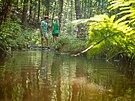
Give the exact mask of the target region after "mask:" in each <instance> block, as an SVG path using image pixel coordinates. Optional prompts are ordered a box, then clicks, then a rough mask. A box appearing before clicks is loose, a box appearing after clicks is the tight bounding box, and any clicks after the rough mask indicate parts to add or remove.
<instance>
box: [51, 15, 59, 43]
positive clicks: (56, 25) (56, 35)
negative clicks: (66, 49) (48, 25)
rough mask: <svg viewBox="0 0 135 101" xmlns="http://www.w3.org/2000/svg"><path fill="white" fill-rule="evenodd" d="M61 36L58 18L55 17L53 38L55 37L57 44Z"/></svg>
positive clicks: (54, 40)
mask: <svg viewBox="0 0 135 101" xmlns="http://www.w3.org/2000/svg"><path fill="white" fill-rule="evenodd" d="M58 35H59V25H58V17H57V16H56V17H54V20H53V22H52V36H53V42H55V43H57V37H58Z"/></svg>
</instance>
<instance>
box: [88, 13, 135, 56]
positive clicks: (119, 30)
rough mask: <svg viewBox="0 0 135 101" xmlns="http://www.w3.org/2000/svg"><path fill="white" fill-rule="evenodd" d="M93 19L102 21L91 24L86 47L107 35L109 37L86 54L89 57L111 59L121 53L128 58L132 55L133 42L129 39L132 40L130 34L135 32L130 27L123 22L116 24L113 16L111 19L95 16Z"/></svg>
mask: <svg viewBox="0 0 135 101" xmlns="http://www.w3.org/2000/svg"><path fill="white" fill-rule="evenodd" d="M95 18H101V19H102V21H100V22H91V26H90V28H89V41H88V45H91V44H94V43H96V42H98V41H99V40H101V39H103V38H104V37H105V36H107V35H109V37H108V38H107V39H104V41H103V42H101V43H99V44H98V45H96V46H95V47H94V48H92V49H91V50H90V51H89V52H88V55H89V57H91V56H93V55H98V54H100V55H101V54H102V55H104V56H107V57H108V58H111V57H113V56H115V55H118V54H119V53H121V52H124V53H126V55H127V56H129V57H130V56H131V54H134V52H135V46H134V40H131V39H133V34H132V33H135V32H134V30H133V28H132V27H130V26H128V25H126V24H125V23H123V22H121V23H118V22H117V21H115V15H113V16H111V17H108V16H107V15H98V16H95ZM95 26H96V27H95Z"/></svg>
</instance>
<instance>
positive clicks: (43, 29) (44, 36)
mask: <svg viewBox="0 0 135 101" xmlns="http://www.w3.org/2000/svg"><path fill="white" fill-rule="evenodd" d="M48 21H49V17H48V16H45V17H44V20H43V21H41V25H40V31H41V46H42V49H43V48H44V39H45V40H46V45H47V48H48V49H49V48H50V47H49V41H48V33H47V29H48Z"/></svg>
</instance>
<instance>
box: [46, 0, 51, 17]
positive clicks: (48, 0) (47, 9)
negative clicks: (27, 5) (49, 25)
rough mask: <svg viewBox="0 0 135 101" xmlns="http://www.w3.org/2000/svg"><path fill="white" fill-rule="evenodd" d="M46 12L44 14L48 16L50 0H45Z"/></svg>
mask: <svg viewBox="0 0 135 101" xmlns="http://www.w3.org/2000/svg"><path fill="white" fill-rule="evenodd" d="M45 7H46V12H45V15H48V16H49V8H50V0H45Z"/></svg>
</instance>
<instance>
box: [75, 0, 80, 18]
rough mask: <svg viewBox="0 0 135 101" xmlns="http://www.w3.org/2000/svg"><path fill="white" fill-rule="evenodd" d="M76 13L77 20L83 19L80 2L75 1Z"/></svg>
mask: <svg viewBox="0 0 135 101" xmlns="http://www.w3.org/2000/svg"><path fill="white" fill-rule="evenodd" d="M75 11H76V19H80V18H81V6H80V0H75Z"/></svg>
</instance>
